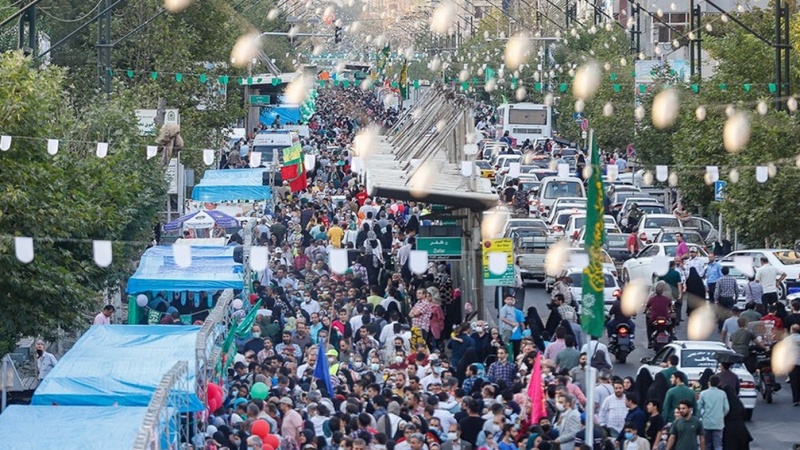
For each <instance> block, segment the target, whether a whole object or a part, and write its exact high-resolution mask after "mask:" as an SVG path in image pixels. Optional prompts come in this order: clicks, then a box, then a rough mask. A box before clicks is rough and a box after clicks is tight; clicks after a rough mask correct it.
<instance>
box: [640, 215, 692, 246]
mask: <svg viewBox="0 0 800 450" xmlns="http://www.w3.org/2000/svg"><path fill="white" fill-rule="evenodd" d="M662 228H681V221H680V220H678V218H677V217H675V216H673V215H672V214H644V215H642V218H641V219H639V223H638V224H637V225H636V234H637V235H638V236H639V239H641V240H643V241H646V242H652V241H653V239H654V238H655V237H656V234H658V232H659V231H661V229H662Z"/></svg>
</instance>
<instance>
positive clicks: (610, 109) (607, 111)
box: [603, 102, 614, 117]
mask: <svg viewBox="0 0 800 450" xmlns="http://www.w3.org/2000/svg"><path fill="white" fill-rule="evenodd" d="M603 115H604V116H606V117H611V116H613V115H614V105H612V104H611V102H606V104H605V105H603Z"/></svg>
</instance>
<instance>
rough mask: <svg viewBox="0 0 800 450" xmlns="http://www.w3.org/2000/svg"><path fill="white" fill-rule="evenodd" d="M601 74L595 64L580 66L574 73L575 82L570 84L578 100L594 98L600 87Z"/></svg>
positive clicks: (598, 66) (597, 65)
mask: <svg viewBox="0 0 800 450" xmlns="http://www.w3.org/2000/svg"><path fill="white" fill-rule="evenodd" d="M602 77H603V72H602V70H600V65H599V64H597V62H594V61H592V62H589V63H587V64H584V65H582V66H581V67H579V68H578V70H577V71H576V72H575V80H574V81H573V84H572V92H573V94H574V95H575V97H577V98H579V99H584V100H585V99H589V98H592V97H593V96H594V94H595V93H596V92H597V89H598V88H599V87H600V82H601V80H602Z"/></svg>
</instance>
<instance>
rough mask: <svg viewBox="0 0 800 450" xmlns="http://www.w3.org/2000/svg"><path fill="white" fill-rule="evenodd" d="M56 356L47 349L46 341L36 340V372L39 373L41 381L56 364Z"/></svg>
mask: <svg viewBox="0 0 800 450" xmlns="http://www.w3.org/2000/svg"><path fill="white" fill-rule="evenodd" d="M57 362H58V360H56V357H55V356H53V354H52V353H48V352H47V350H45V346H44V341H41V340H39V341H36V372H37V373H38V378H39V383H41V382H42V380H44V377H46V376H47V374H48V373H50V371H51V370H53V367H55V366H56V363H57Z"/></svg>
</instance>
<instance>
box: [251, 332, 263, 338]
mask: <svg viewBox="0 0 800 450" xmlns="http://www.w3.org/2000/svg"><path fill="white" fill-rule="evenodd" d="M253 337H254V338H256V339H258V338H260V337H261V333H260V332H258V331H254V332H253Z"/></svg>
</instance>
